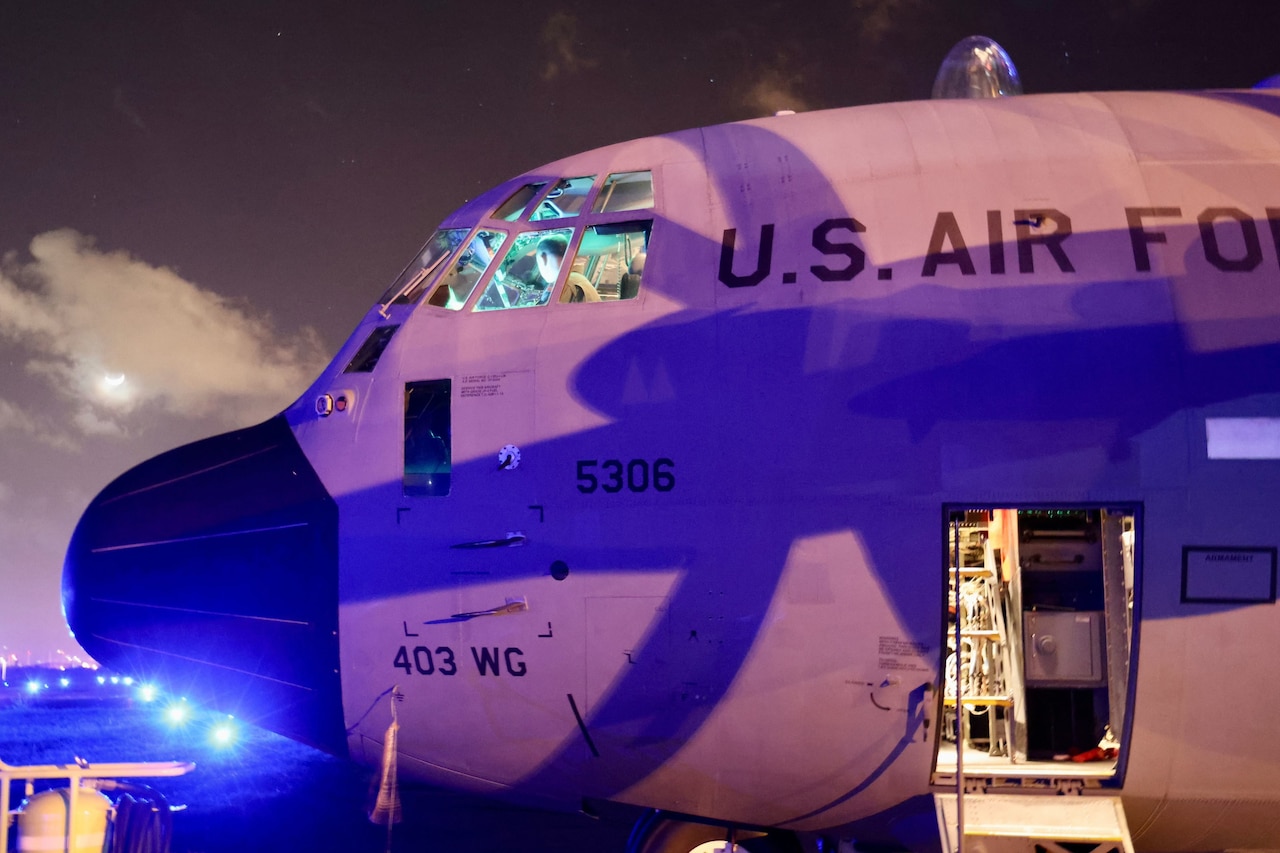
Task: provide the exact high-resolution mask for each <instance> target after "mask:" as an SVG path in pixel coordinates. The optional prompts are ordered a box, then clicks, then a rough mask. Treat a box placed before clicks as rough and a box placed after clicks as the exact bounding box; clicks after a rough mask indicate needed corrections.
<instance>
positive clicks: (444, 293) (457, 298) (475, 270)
mask: <svg viewBox="0 0 1280 853" xmlns="http://www.w3.org/2000/svg"><path fill="white" fill-rule="evenodd" d="M506 239H507V235H506V234H505V233H503V232H501V231H486V230H484V229H481V230H479V231H477V232H476V233H475V236H474V237H472V238H471V241H470V242H469V243H467V247H466V248H465V249H463V250H462V253H461V254H460V255H458V259H457V260H456V261H454V263H453V265H452V266H451V267H450V268H449V271H448V272H446V273H445V274H444V276H443V277H442V278H441V279H440V283H439V284H437V285H436V287H435V290H433V291H431V298H430V299H428V300H427V304H429V305H435V306H437V307H439V308H448V309H449V310H451V311H457V310H458V309H460V308H461V307H462V306H463V305H466V304H467V300H468V299H470V298H471V291H473V290H475V288H476V282H478V281H480V277H481V276H483V275H484V271H485V270H487V269H488V268H489V264H491V263H493V259H494V258H495V257H497V254H498V250H499V249H501V248H502V244H503V243H504V242H505V241H506Z"/></svg>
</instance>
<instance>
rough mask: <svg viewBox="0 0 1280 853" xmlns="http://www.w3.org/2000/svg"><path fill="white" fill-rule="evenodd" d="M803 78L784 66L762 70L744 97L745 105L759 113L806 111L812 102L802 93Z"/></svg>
mask: <svg viewBox="0 0 1280 853" xmlns="http://www.w3.org/2000/svg"><path fill="white" fill-rule="evenodd" d="M800 84H801V78H800V75H798V74H792V73H788V72H787V71H786V70H784V68H783V67H781V66H779V67H775V68H765V69H763V70H761V71H760V72H759V73H758V74H757V76H756V80H755V82H754V83H752V84H751V85H750V86H749V87H748V88H747V91H746V92H745V94H744V95H743V97H742V100H743V103H744V105H745V106H746V107H747V108H748V109H749V110H751V111H752V112H753V113H756V114H758V115H773V114H774V113H776V112H778V111H779V110H795V111H796V112H804V111H805V110H808V109H810V104H809V102H808V101H807V100H805V98H803V97H802V96H801V95H800V91H799V90H800Z"/></svg>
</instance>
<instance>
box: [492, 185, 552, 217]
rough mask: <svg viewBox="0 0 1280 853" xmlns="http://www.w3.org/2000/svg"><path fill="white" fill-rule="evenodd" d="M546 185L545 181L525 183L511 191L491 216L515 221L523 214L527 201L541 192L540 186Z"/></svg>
mask: <svg viewBox="0 0 1280 853" xmlns="http://www.w3.org/2000/svg"><path fill="white" fill-rule="evenodd" d="M546 185H547V183H546V181H543V182H541V183H537V184H525V185H524V186H522V187H521V188H520V189H518V190H516V191H515V192H513V193H512V194H511V195H510V196H509V197H508V198H507V200H506V201H504V202H503V203H502V204H500V205H498V209H497V210H495V211H494V212H493V218H494V219H505V220H506V221H507V222H515V221H516V220H517V219H519V218H520V217H521V215H523V214H524V211H525V208H527V207H528V206H529V202H531V201H533V199H534V197H535V196H537V194H538V193H540V192H542V188H543V187H545V186H546Z"/></svg>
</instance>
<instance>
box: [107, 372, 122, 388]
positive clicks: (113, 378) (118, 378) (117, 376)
mask: <svg viewBox="0 0 1280 853" xmlns="http://www.w3.org/2000/svg"><path fill="white" fill-rule="evenodd" d="M102 381H104V382H106V383H107V384H108V385H110V386H111V387H112V388H118V387H120V386H121V385H123V384H124V374H123V373H108V374H107V375H106V376H104V377H103V378H102Z"/></svg>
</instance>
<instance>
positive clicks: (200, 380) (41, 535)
mask: <svg viewBox="0 0 1280 853" xmlns="http://www.w3.org/2000/svg"><path fill="white" fill-rule="evenodd" d="M1278 25H1280V3H1275V2H1274V0H1256V2H1229V0H1219V2H1213V3H1205V2H1197V3H1194V4H1193V3H1186V2H1162V0H1108V2H1083V0H989V2H970V0H843V2H834V0H821V2H803V0H786V2H751V0H746V2H743V0H739V2H721V0H713V2H700V0H680V2H675V1H674V0H648V2H644V3H634V4H626V3H617V2H610V3H602V2H599V0H593V2H555V0H548V2H543V3H535V2H523V3H512V2H494V3H488V4H486V3H480V2H475V0H469V2H466V3H461V2H458V3H453V2H441V1H440V0H419V2H376V0H375V2H369V3H359V4H356V3H351V4H337V3H328V2H317V0H307V2H286V3H269V2H236V0H218V2H182V3H159V2H125V0H121V2H114V3H108V2H93V0H78V1H77V2H63V0H3V2H0V259H2V260H0V646H4V647H7V648H6V649H5V650H4V652H5V654H17V655H18V656H19V660H20V661H25V660H26V657H27V654H28V652H30V653H31V655H32V659H34V660H39V659H44V658H48V657H49V656H50V655H51V653H52V652H53V650H54V649H57V648H68V641H67V631H66V627H65V625H63V623H62V620H61V613H60V605H59V598H58V588H59V580H60V575H61V567H62V558H63V553H64V550H65V547H66V543H67V540H68V538H69V536H70V534H71V530H72V528H73V527H74V525H75V522H76V519H77V518H78V517H79V514H80V512H81V510H82V509H83V508H84V506H85V505H86V504H87V503H88V502H89V500H90V499H91V498H92V497H93V495H94V494H96V493H97V491H98V490H99V489H101V488H102V487H103V486H104V485H106V483H107V482H108V481H109V480H111V479H112V478H113V477H115V476H116V475H117V474H119V473H120V472H121V471H123V470H124V469H125V468H127V467H129V466H131V465H133V464H135V463H137V462H138V461H140V460H142V459H144V458H146V457H149V456H152V455H154V454H156V453H158V452H161V451H163V450H165V449H168V448H169V447H172V446H174V445H175V444H178V443H181V442H185V441H190V440H193V439H195V438H199V437H201V436H204V435H209V434H212V433H215V432H221V431H224V430H226V429H229V428H234V427H237V426H244V425H247V424H250V423H254V422H257V421H259V420H262V419H263V418H265V417H268V416H270V415H271V414H274V413H275V412H277V411H279V410H280V409H282V408H283V407H284V406H286V405H287V404H288V403H290V402H291V401H292V400H293V399H294V398H296V397H297V396H298V395H299V394H300V393H301V392H302V391H303V390H304V389H305V388H306V386H307V385H308V384H309V382H310V381H311V380H312V379H313V378H314V377H315V375H316V374H317V373H318V371H319V370H320V368H321V367H322V366H323V365H324V364H325V363H326V362H327V361H328V359H329V357H330V356H331V355H332V354H333V352H334V351H335V350H336V349H337V348H338V346H339V345H340V344H341V343H342V342H343V340H344V339H345V338H346V336H347V334H348V333H349V332H350V331H351V329H352V328H353V327H354V326H355V323H356V322H357V320H358V319H359V318H360V317H361V316H362V315H363V313H364V312H365V311H366V310H367V308H368V307H369V305H370V304H372V301H373V300H374V298H376V297H377V296H378V295H379V294H380V293H381V292H382V290H383V289H384V288H385V287H386V286H387V285H388V284H389V283H390V281H391V280H392V279H393V278H394V277H395V275H396V274H397V273H398V272H399V271H400V269H401V268H402V267H403V265H404V264H405V262H406V261H407V260H408V259H409V258H410V257H411V256H412V255H413V253H414V251H415V250H416V249H417V248H418V247H419V245H420V244H421V243H422V241H423V240H424V239H425V238H426V236H427V235H428V234H429V233H430V232H431V230H432V228H433V227H434V226H435V224H436V223H437V222H439V221H440V220H441V219H442V218H443V217H444V216H445V215H446V214H447V213H448V212H449V211H451V210H452V209H454V208H455V207H457V206H458V205H460V204H461V203H463V202H464V201H466V200H467V199H469V198H472V197H474V196H476V195H478V194H479V193H480V192H482V191H483V190H485V189H487V188H489V187H491V186H493V185H494V184H497V183H499V182H500V181H503V180H505V179H507V178H509V177H511V176H513V175H516V174H519V173H520V172H523V171H525V170H527V169H530V168H533V167H536V166H538V165H540V164H542V163H545V162H548V161H551V160H555V159H559V158H560V157H563V156H566V155H569V154H572V153H575V152H577V151H582V150H585V149H588V148H594V147H597V146H600V145H605V144H609V143H612V142H618V141H621V140H624V139H629V138H633V137H637V136H646V135H650V134H656V133H663V132H666V131H672V130H678V129H681V128H686V127H694V126H698V125H706V124H715V123H719V122H725V121H733V120H737V119H744V118H752V117H756V116H761V115H768V114H771V113H772V112H774V111H776V110H778V109H783V108H789V109H795V110H798V111H799V110H814V109H822V108H828V107H838V106H846V105H852V104H862V103H871V102H878V101H889V100H908V99H916V98H923V97H927V96H928V93H929V90H930V86H931V84H932V81H933V76H934V74H935V73H936V71H937V66H938V63H939V61H940V60H941V59H942V57H943V56H944V55H945V54H946V52H947V50H948V49H949V48H950V47H951V45H953V44H954V43H955V42H957V41H959V40H960V39H961V38H963V37H964V36H967V35H970V34H974V33H981V34H984V35H988V36H991V37H992V38H995V39H996V40H997V41H999V42H1000V43H1001V44H1002V45H1003V46H1004V47H1005V48H1006V49H1007V50H1008V51H1009V53H1010V54H1011V55H1012V57H1013V59H1014V61H1015V62H1016V64H1017V66H1018V69H1019V71H1020V72H1021V75H1022V80H1023V85H1024V87H1025V89H1026V91H1027V92H1028V93H1035V92H1054V91H1075V90H1096V89H1179V88H1234V87H1248V86H1251V85H1253V84H1254V83H1257V82H1258V81H1259V80H1262V79H1264V78H1266V77H1269V76H1271V75H1273V74H1277V73H1280V50H1278V49H1277V44H1278V42H1277V35H1276V34H1277V33H1278V32H1280V26H1278ZM1277 192H1280V188H1278V189H1277Z"/></svg>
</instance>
